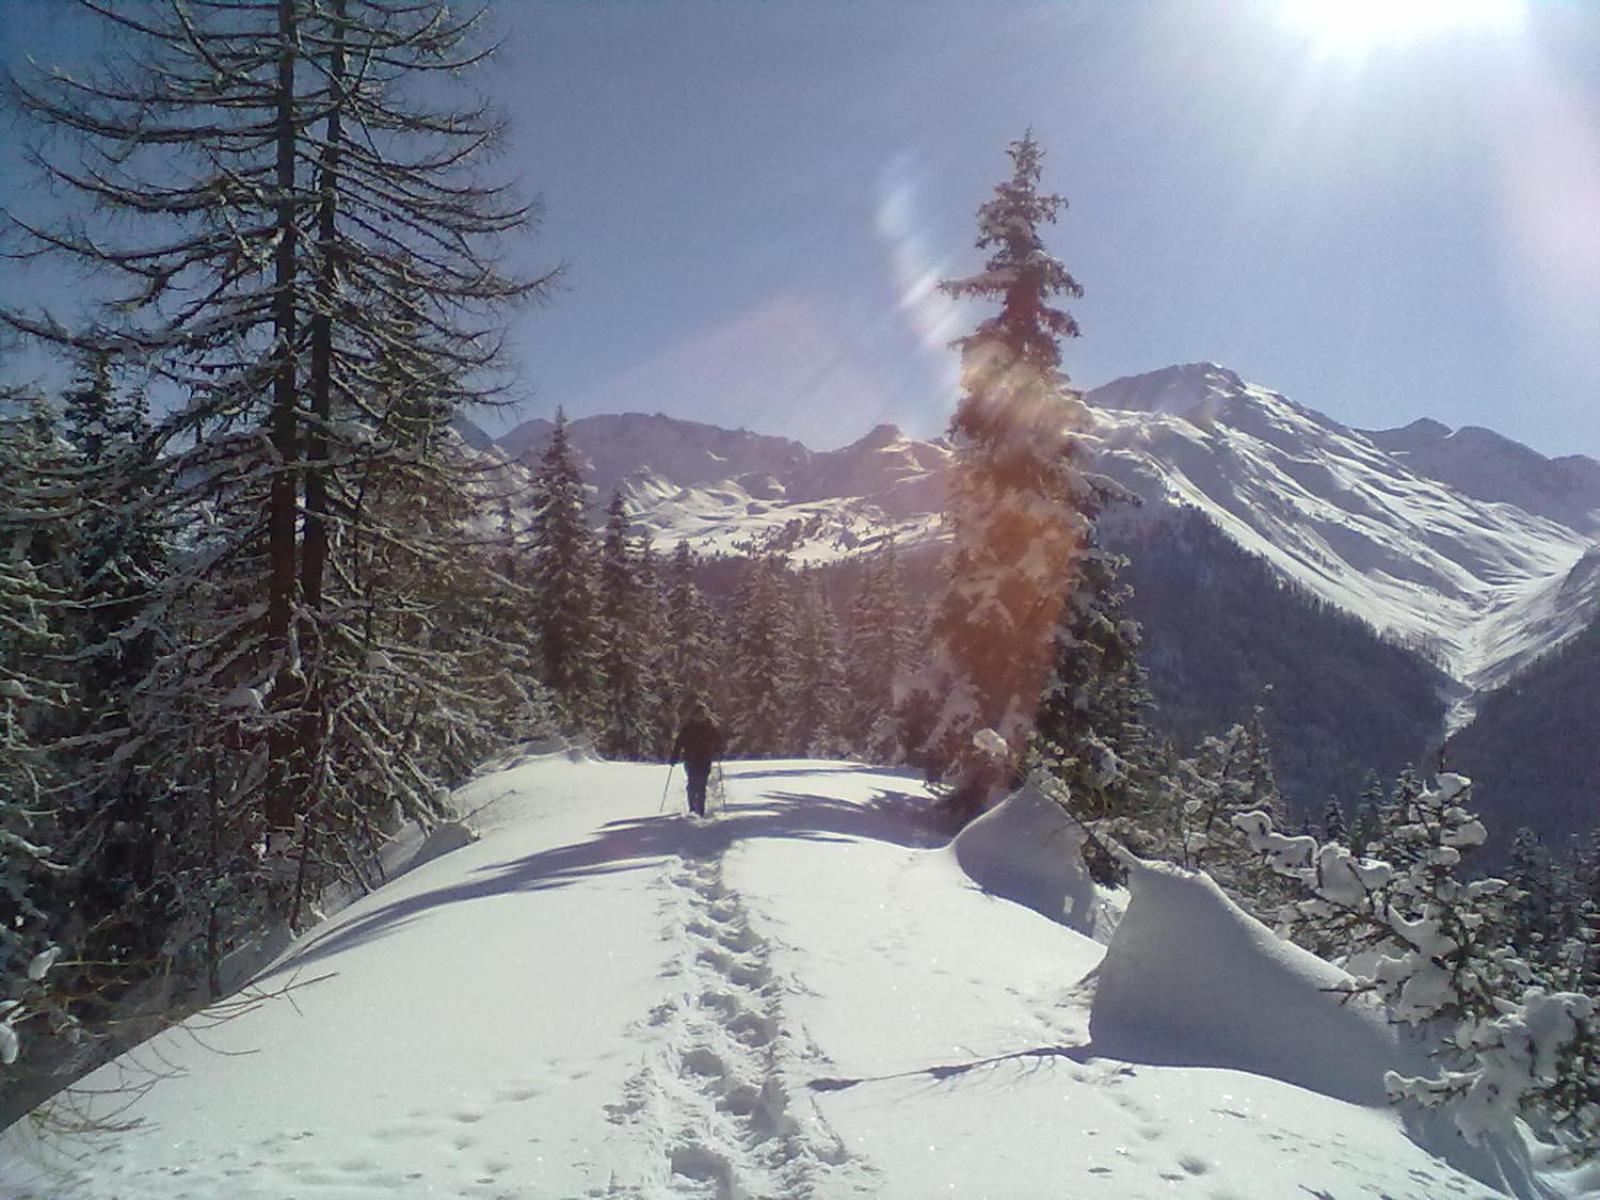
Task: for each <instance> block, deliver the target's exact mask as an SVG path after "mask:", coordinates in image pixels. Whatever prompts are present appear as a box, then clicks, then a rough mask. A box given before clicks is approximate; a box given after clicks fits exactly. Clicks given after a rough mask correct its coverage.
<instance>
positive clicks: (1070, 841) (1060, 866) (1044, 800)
mask: <svg viewBox="0 0 1600 1200" xmlns="http://www.w3.org/2000/svg"><path fill="white" fill-rule="evenodd" d="M1082 845H1083V833H1082V831H1081V830H1080V829H1079V828H1078V827H1077V826H1076V825H1074V824H1073V823H1072V822H1071V821H1070V820H1068V819H1067V816H1066V814H1065V813H1063V812H1062V811H1061V809H1060V807H1059V806H1058V805H1057V804H1056V803H1055V802H1054V801H1052V800H1050V799H1049V798H1048V797H1047V796H1045V795H1044V794H1043V793H1041V792H1040V791H1039V790H1038V789H1037V788H1034V787H1032V786H1028V787H1024V788H1023V789H1021V790H1020V791H1017V792H1013V793H1012V794H1011V795H1009V796H1007V797H1006V798H1005V799H1004V800H1002V801H1001V802H1000V803H999V804H997V805H996V806H995V807H994V808H992V809H990V810H989V811H988V812H986V813H984V814H983V815H982V816H981V817H979V818H978V819H977V820H975V821H973V822H972V823H971V824H970V825H968V826H967V827H966V828H965V829H963V830H962V831H961V832H960V833H959V834H957V835H956V839H955V841H954V842H952V843H951V852H952V853H953V854H954V855H955V860H956V863H957V865H958V866H960V868H961V870H962V871H964V872H965V873H966V875H967V877H968V878H969V879H971V880H972V882H973V883H976V884H977V885H978V886H979V887H981V888H982V889H983V890H984V891H986V892H989V893H991V894H992V895H995V896H1000V897H1002V898H1003V899H1006V900H1011V901H1013V902H1015V903H1017V904H1020V905H1022V906H1023V907H1024V908H1031V909H1033V911H1034V912H1036V913H1039V914H1041V915H1042V916H1046V917H1049V918H1050V920H1052V921H1055V922H1056V923H1058V924H1061V925H1065V926H1066V927H1067V928H1069V929H1072V930H1075V931H1076V932H1078V933H1081V934H1084V935H1085V936H1087V937H1092V938H1095V940H1097V941H1104V940H1106V938H1107V937H1109V935H1110V932H1111V930H1112V928H1113V927H1114V926H1115V923H1116V922H1115V915H1114V909H1113V907H1112V906H1111V905H1110V904H1109V903H1108V901H1107V900H1106V898H1105V897H1104V896H1103V895H1102V894H1101V893H1100V892H1099V891H1098V890H1097V889H1096V888H1095V885H1094V881H1093V880H1091V879H1090V878H1089V872H1088V870H1087V869H1086V868H1085V867H1084V865H1083V854H1082V853H1081V848H1082Z"/></svg>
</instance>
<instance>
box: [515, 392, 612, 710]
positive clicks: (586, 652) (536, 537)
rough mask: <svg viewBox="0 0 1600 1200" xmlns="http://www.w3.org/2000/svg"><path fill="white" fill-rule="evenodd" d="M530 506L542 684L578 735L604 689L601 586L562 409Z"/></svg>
mask: <svg viewBox="0 0 1600 1200" xmlns="http://www.w3.org/2000/svg"><path fill="white" fill-rule="evenodd" d="M533 500H534V513H533V519H532V525H531V528H530V530H529V562H528V572H529V577H530V578H531V580H532V583H533V587H534V590H535V593H536V595H537V596H538V602H537V611H538V629H539V652H540V655H541V658H542V661H543V664H544V670H543V681H544V685H545V686H546V687H547V688H549V689H550V691H551V693H552V694H553V695H554V696H555V697H556V700H557V702H558V703H559V704H560V705H561V709H562V713H563V716H564V719H565V720H566V722H567V724H568V726H569V728H573V729H577V728H582V727H585V726H587V725H589V724H590V723H592V721H593V720H594V716H595V705H596V701H597V697H598V694H599V690H600V684H601V679H600V664H599V650H600V647H599V642H598V633H599V630H598V626H597V617H598V612H599V597H598V594H597V588H598V581H597V579H596V573H595V571H596V567H595V547H594V535H593V534H592V533H591V532H590V529H589V521H588V510H589V499H588V492H587V489H586V488H585V487H584V483H583V476H582V473H581V471H580V469H579V466H578V455H577V451H576V450H575V449H573V446H572V442H571V439H570V438H569V437H568V436H567V418H566V414H565V413H564V412H562V411H561V410H559V409H558V410H557V411H556V423H555V428H554V430H552V431H551V434H550V443H549V445H547V446H546V447H545V449H544V453H543V454H542V455H541V456H540V459H539V466H538V468H537V470H536V471H535V472H534V476H533Z"/></svg>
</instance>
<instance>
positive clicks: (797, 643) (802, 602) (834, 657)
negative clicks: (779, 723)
mask: <svg viewBox="0 0 1600 1200" xmlns="http://www.w3.org/2000/svg"><path fill="white" fill-rule="evenodd" d="M797 591H798V596H797V602H796V608H797V610H798V611H797V614H796V622H795V637H794V664H793V667H792V672H793V677H794V713H793V718H792V729H791V731H790V734H789V746H790V748H791V749H792V751H793V752H794V753H796V754H799V755H804V756H806V757H810V758H841V757H843V756H844V755H845V754H846V753H848V748H849V747H848V739H847V736H846V728H847V724H846V716H845V703H846V696H845V670H844V659H843V657H842V654H841V647H840V645H839V627H838V622H837V620H836V619H835V618H834V615H833V607H832V606H831V605H830V604H829V603H828V597H827V595H826V594H825V593H824V592H823V590H822V585H821V582H820V580H819V579H818V578H817V577H816V576H815V575H814V574H812V575H809V576H806V577H802V578H801V579H800V580H798V581H797Z"/></svg>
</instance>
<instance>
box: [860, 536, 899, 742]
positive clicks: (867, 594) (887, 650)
mask: <svg viewBox="0 0 1600 1200" xmlns="http://www.w3.org/2000/svg"><path fill="white" fill-rule="evenodd" d="M909 626H910V612H909V607H908V605H907V603H906V598H905V591H904V588H903V586H902V584H901V580H900V560H899V555H898V554H897V553H896V550H895V546H894V543H893V542H890V543H889V544H888V545H886V546H885V547H884V548H883V549H882V550H880V551H879V552H878V553H876V554H874V555H873V556H872V557H871V558H870V559H868V560H867V561H866V564H865V566H864V568H863V570H862V574H861V581H860V584H859V585H858V587H857V589H856V594H855V596H854V598H853V599H852V600H851V602H850V629H849V637H848V654H847V655H846V659H847V662H846V667H845V672H846V674H845V679H846V684H847V686H848V690H849V697H848V701H847V716H848V727H849V729H850V730H852V731H853V737H852V741H853V743H854V748H855V750H856V751H857V752H858V753H860V754H861V755H863V756H864V757H865V758H867V759H868V761H871V762H885V763H890V762H898V761H899V760H900V758H901V756H902V754H903V752H904V747H903V743H902V740H901V732H902V731H901V729H900V725H901V722H900V720H899V718H898V716H897V713H896V703H895V684H896V681H897V680H898V679H900V677H901V676H902V675H903V674H904V673H905V671H906V668H907V667H908V666H909V665H910V663H911V644H910V643H911V633H910V628H909Z"/></svg>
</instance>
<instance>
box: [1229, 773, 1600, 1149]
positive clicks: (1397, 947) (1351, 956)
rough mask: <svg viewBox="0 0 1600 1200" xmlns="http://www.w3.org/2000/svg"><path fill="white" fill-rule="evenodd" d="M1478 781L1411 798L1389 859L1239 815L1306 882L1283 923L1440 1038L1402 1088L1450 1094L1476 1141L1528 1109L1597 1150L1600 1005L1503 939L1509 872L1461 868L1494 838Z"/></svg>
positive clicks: (1572, 1143)
mask: <svg viewBox="0 0 1600 1200" xmlns="http://www.w3.org/2000/svg"><path fill="white" fill-rule="evenodd" d="M1469 787H1470V784H1469V782H1468V781H1467V780H1466V779H1465V778H1463V777H1461V776H1459V775H1442V776H1440V777H1439V779H1438V782H1437V784H1436V785H1435V786H1434V787H1432V788H1424V789H1422V790H1421V791H1420V792H1418V793H1416V794H1415V795H1411V796H1409V797H1408V798H1407V799H1406V801H1405V805H1404V808H1403V810H1402V811H1401V812H1400V813H1399V814H1398V816H1399V820H1398V821H1396V822H1395V823H1393V824H1392V825H1391V826H1390V827H1389V828H1388V829H1386V830H1385V833H1384V837H1383V839H1382V841H1381V842H1380V844H1379V848H1380V849H1381V851H1382V852H1383V853H1384V855H1385V857H1384V858H1382V859H1379V858H1358V857H1357V856H1355V855H1354V854H1352V853H1351V852H1350V851H1349V850H1348V849H1346V848H1345V847H1344V846H1341V845H1339V844H1338V843H1337V842H1329V843H1327V844H1322V845H1319V844H1318V842H1317V840H1316V839H1315V838H1313V837H1309V836H1300V837H1287V836H1285V835H1283V834H1282V833H1279V832H1278V831H1277V830H1276V829H1275V828H1274V827H1273V822H1272V818H1271V817H1270V815H1269V814H1267V813H1265V812H1261V811H1254V812H1249V813H1243V814H1240V815H1238V816H1235V817H1234V818H1233V824H1234V826H1235V827H1236V828H1238V829H1239V830H1240V831H1241V832H1243V833H1244V834H1245V835H1246V837H1248V838H1249V840H1250V844H1251V846H1252V847H1253V848H1254V849H1255V851H1256V852H1257V853H1258V854H1260V855H1262V856H1263V857H1264V858H1265V859H1266V861H1267V862H1268V863H1269V864H1270V865H1271V866H1272V868H1273V869H1274V870H1275V871H1277V872H1278V873H1279V874H1280V875H1284V876H1287V877H1288V878H1291V879H1294V880H1297V881H1298V882H1299V883H1300V884H1301V885H1302V886H1303V887H1304V889H1305V891H1306V892H1307V893H1308V897H1307V898H1306V899H1302V900H1300V901H1298V902H1296V903H1294V904H1292V905H1290V906H1288V907H1287V908H1286V910H1285V912H1284V914H1283V917H1284V926H1285V932H1287V933H1288V934H1289V935H1290V936H1293V937H1295V938H1296V940H1299V941H1302V942H1303V943H1305V944H1309V945H1312V946H1315V947H1317V948H1318V949H1319V950H1321V951H1322V952H1324V953H1329V952H1330V948H1331V950H1332V953H1331V954H1330V956H1333V957H1336V958H1338V959H1340V960H1342V962H1341V965H1343V966H1344V967H1345V968H1346V970H1348V971H1349V972H1350V973H1351V974H1352V975H1353V976H1354V977H1355V981H1356V982H1355V987H1356V989H1358V990H1361V991H1368V992H1371V993H1373V994H1375V995H1377V996H1378V997H1379V998H1380V999H1382V1000H1383V1001H1384V1003H1385V1004H1386V1005H1387V1006H1388V1008H1389V1011H1390V1013H1391V1014H1392V1016H1393V1017H1394V1019H1395V1020H1397V1021H1401V1022H1405V1023H1407V1024H1410V1025H1414V1026H1423V1027H1426V1028H1427V1029H1428V1030H1429V1031H1430V1032H1431V1033H1433V1034H1434V1035H1435V1037H1436V1038H1437V1043H1438V1044H1437V1048H1436V1051H1435V1057H1436V1059H1437V1060H1438V1062H1439V1067H1440V1071H1439V1074H1438V1075H1436V1076H1434V1077H1433V1078H1420V1077H1407V1076H1402V1075H1400V1074H1397V1073H1393V1072H1391V1073H1390V1075H1389V1076H1388V1077H1387V1078H1386V1080H1385V1082H1386V1085H1387V1088H1388V1091H1389V1095H1390V1097H1391V1098H1392V1099H1395V1100H1401V1099H1411V1100H1414V1101H1417V1102H1418V1103H1422V1104H1425V1105H1430V1106H1432V1105H1438V1104H1442V1103H1445V1102H1453V1103H1454V1109H1453V1117H1454V1120H1455V1122H1456V1125H1457V1127H1458V1128H1459V1129H1460V1130H1461V1132H1462V1134H1463V1135H1464V1136H1466V1137H1467V1138H1468V1139H1469V1140H1471V1141H1473V1142H1474V1143H1476V1142H1478V1141H1480V1140H1482V1138H1483V1137H1484V1136H1485V1135H1486V1134H1487V1133H1489V1132H1490V1131H1491V1130H1493V1129H1495V1128H1500V1127H1504V1125H1505V1124H1506V1123H1507V1122H1508V1121H1509V1118H1510V1117H1512V1116H1514V1115H1522V1116H1524V1117H1526V1118H1528V1119H1529V1121H1530V1123H1532V1124H1533V1125H1534V1126H1535V1127H1536V1128H1538V1129H1540V1130H1541V1131H1543V1132H1546V1133H1548V1134H1550V1135H1551V1136H1553V1137H1555V1138H1556V1139H1557V1140H1558V1141H1559V1142H1560V1143H1561V1144H1562V1145H1563V1146H1564V1147H1565V1148H1566V1149H1567V1150H1569V1151H1570V1152H1572V1153H1574V1154H1575V1155H1579V1156H1590V1155H1593V1154H1595V1153H1600V1072H1597V1069H1596V1068H1597V1065H1600V1021H1597V1010H1596V1008H1597V1006H1596V1004H1595V1002H1594V1000H1593V999H1592V998H1591V997H1587V996H1583V995H1580V994H1578V993H1575V992H1558V991H1551V990H1550V989H1548V988H1547V987H1544V986H1541V981H1540V980H1538V979H1537V978H1536V976H1535V975H1534V973H1533V971H1532V970H1531V969H1530V968H1529V966H1528V965H1527V964H1526V963H1525V962H1523V961H1522V960H1521V959H1519V958H1518V957H1516V954H1515V952H1514V951H1513V950H1512V948H1511V947H1510V946H1509V945H1508V944H1507V941H1506V937H1505V933H1506V924H1507V920H1506V914H1505V905H1504V898H1505V894H1506V892H1507V890H1508V889H1507V885H1506V883H1505V882H1504V881H1503V880H1500V879H1477V880H1470V881H1469V880H1465V879H1462V878H1461V877H1460V875H1459V867H1460V863H1461V858H1462V852H1463V851H1464V850H1468V849H1470V848H1472V847H1475V846H1478V845H1481V844H1482V843H1483V841H1484V840H1485V837H1486V834H1485V831H1484V827H1483V825H1482V823H1481V822H1479V821H1478V820H1477V819H1476V818H1475V817H1474V816H1473V815H1472V813H1471V812H1470V811H1469V810H1468V809H1467V808H1466V802H1467V799H1468V795H1469Z"/></svg>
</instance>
